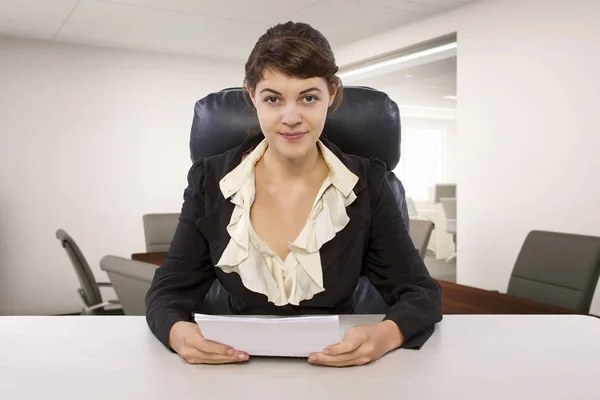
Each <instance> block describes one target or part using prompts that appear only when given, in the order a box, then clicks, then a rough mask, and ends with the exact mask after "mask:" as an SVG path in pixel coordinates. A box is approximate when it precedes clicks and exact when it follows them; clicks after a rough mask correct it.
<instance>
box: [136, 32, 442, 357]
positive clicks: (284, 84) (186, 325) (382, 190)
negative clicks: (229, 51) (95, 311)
mask: <svg viewBox="0 0 600 400" xmlns="http://www.w3.org/2000/svg"><path fill="white" fill-rule="evenodd" d="M245 70H246V71H245V72H246V77H245V90H246V92H247V94H248V97H249V100H250V101H249V104H250V103H251V104H252V106H253V107H254V108H255V109H256V113H257V115H258V120H259V123H260V128H261V131H262V133H260V134H258V135H255V136H253V137H251V138H250V139H248V140H247V141H246V142H245V143H243V144H242V145H240V146H239V147H237V148H234V149H232V150H230V151H227V152H225V153H224V154H221V155H218V156H215V157H210V158H207V159H204V160H200V161H198V162H196V163H194V165H193V166H192V167H191V169H190V171H189V174H188V183H189V184H188V187H187V189H186V190H185V192H184V203H183V206H182V211H181V217H180V222H179V225H178V227H177V231H176V233H175V237H174V238H173V241H172V243H171V247H170V249H169V253H168V256H167V258H166V259H165V262H164V264H163V265H162V266H161V267H160V268H158V269H157V271H156V274H155V277H154V280H153V282H152V286H151V288H150V290H149V291H148V294H147V297H146V309H147V320H148V324H149V326H150V329H151V330H152V331H153V332H154V334H155V335H156V336H157V337H158V339H160V340H161V341H162V342H163V343H164V344H165V345H166V346H167V347H169V348H171V349H172V350H174V351H175V352H177V353H178V354H179V355H180V356H182V357H183V358H184V359H185V360H186V361H188V362H189V363H209V364H220V363H229V362H239V361H245V360H247V359H248V355H247V354H245V353H244V352H243V351H240V350H238V349H233V348H231V347H229V346H227V345H226V344H218V343H214V342H211V341H208V340H205V339H204V338H203V336H202V332H201V329H200V328H201V327H199V326H198V325H197V324H195V323H194V322H190V316H191V314H192V313H193V312H194V309H195V307H196V306H197V305H198V304H199V302H200V301H201V300H202V299H203V298H204V297H205V296H206V293H207V292H208V290H209V288H210V286H211V284H212V283H213V281H214V280H215V279H219V281H220V282H221V285H222V286H223V287H224V288H225V289H226V290H227V292H228V293H229V294H230V296H231V297H230V308H231V312H232V313H238V314H254V315H260V314H276V315H294V314H296V315H297V314H327V313H330V314H347V313H351V312H352V310H353V309H354V304H353V296H352V294H353V291H354V288H355V287H356V285H357V282H358V279H359V277H360V275H361V272H363V273H364V274H366V275H367V276H368V278H369V280H370V281H371V282H372V283H373V285H374V286H375V287H376V288H377V290H378V291H379V292H380V293H381V294H382V296H383V298H384V299H385V301H386V302H387V303H388V304H389V305H390V309H389V312H388V314H387V315H386V316H385V318H384V320H383V321H382V322H380V323H377V324H373V325H362V326H356V327H353V328H351V329H349V330H348V331H347V332H346V334H345V336H344V338H343V340H342V342H340V343H337V344H335V343H332V345H331V346H329V347H327V348H326V349H324V350H323V351H322V352H318V353H314V354H311V355H310V357H309V362H311V363H315V364H322V365H331V366H347V365H362V364H365V363H368V362H370V361H373V360H376V359H378V358H380V357H381V356H382V355H383V354H385V353H386V352H389V351H391V350H393V349H395V348H397V347H400V346H404V347H407V348H418V347H420V346H421V345H422V344H423V343H424V342H425V341H426V340H427V338H428V337H429V336H430V335H431V333H432V331H433V326H434V324H435V323H436V322H438V321H440V320H441V318H442V316H441V313H440V289H439V286H438V285H437V283H436V282H435V280H433V279H432V278H431V277H430V276H429V274H428V272H427V270H426V268H425V265H424V264H423V261H422V260H421V257H420V256H419V253H418V251H417V250H416V249H415V248H414V246H413V244H412V241H411V239H410V237H409V235H408V232H407V230H406V229H405V224H404V221H403V217H402V213H401V210H400V209H399V207H398V205H397V202H396V199H395V198H394V195H393V193H392V191H391V189H390V187H389V185H388V183H387V181H386V179H385V173H386V167H385V165H384V164H383V162H381V161H379V160H377V159H367V158H362V157H358V156H354V155H347V154H344V153H342V152H341V151H340V150H339V149H338V148H337V147H336V146H335V145H333V144H332V143H330V142H329V141H327V140H326V139H324V138H321V133H322V131H323V127H324V125H325V119H326V117H327V114H328V112H333V111H335V109H336V108H337V106H338V105H339V104H340V102H341V100H342V91H343V88H342V86H341V84H340V80H339V79H338V78H337V77H336V75H335V74H336V72H337V70H338V68H337V66H336V64H335V59H334V56H333V53H332V51H331V48H330V46H329V43H328V42H327V40H326V39H325V38H324V37H323V35H322V34H321V33H320V32H318V31H317V30H315V29H313V28H312V27H310V26H309V25H307V24H302V23H292V22H288V23H285V24H279V25H277V26H275V27H272V28H270V29H269V30H268V31H267V32H266V33H265V34H264V35H263V36H262V37H261V38H260V39H259V40H258V42H257V44H256V46H255V47H254V49H253V50H252V52H251V54H250V57H249V58H248V61H247V63H246V67H245Z"/></svg>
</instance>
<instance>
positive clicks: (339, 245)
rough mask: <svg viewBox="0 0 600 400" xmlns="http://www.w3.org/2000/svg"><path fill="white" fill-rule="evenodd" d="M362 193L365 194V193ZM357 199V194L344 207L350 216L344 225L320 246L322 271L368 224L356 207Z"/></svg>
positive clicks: (329, 265) (327, 267)
mask: <svg viewBox="0 0 600 400" xmlns="http://www.w3.org/2000/svg"><path fill="white" fill-rule="evenodd" d="M363 194H364V195H366V194H367V193H363ZM357 196H358V194H357ZM359 200H360V197H359V196H358V198H357V199H356V200H355V201H354V202H353V203H352V204H350V205H349V206H348V207H347V208H346V213H347V214H348V217H349V218H350V221H348V224H347V225H346V227H345V228H344V229H342V230H341V231H339V232H338V233H337V234H336V235H335V237H334V238H333V239H331V240H330V241H329V242H327V243H325V244H324V245H323V246H322V247H321V250H320V252H321V268H322V270H323V272H325V271H326V270H328V269H329V268H330V267H331V266H332V265H333V263H334V262H335V261H336V260H337V259H338V258H339V257H340V255H342V253H343V252H344V251H346V250H347V248H348V246H349V245H350V243H352V241H353V240H354V239H355V238H356V236H357V235H358V233H359V232H360V231H361V230H362V229H364V228H365V227H366V226H367V225H368V224H367V223H368V221H369V219H368V218H367V217H366V216H364V215H363V214H362V213H361V212H360V211H358V209H357V207H356V205H357V203H359Z"/></svg>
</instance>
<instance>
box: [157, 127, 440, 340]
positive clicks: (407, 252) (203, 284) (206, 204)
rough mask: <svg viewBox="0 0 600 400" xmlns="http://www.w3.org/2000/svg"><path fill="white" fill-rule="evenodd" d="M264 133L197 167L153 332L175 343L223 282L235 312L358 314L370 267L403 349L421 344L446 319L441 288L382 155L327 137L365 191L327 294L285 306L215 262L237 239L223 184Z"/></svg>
mask: <svg viewBox="0 0 600 400" xmlns="http://www.w3.org/2000/svg"><path fill="white" fill-rule="evenodd" d="M263 139H264V136H263V135H262V134H259V135H256V136H253V137H251V138H250V139H248V140H247V141H246V142H244V143H243V144H241V145H240V146H238V147H236V148H234V149H232V150H229V151H227V152H225V153H223V154H220V155H217V156H214V157H210V158H205V159H202V160H198V161H197V162H195V163H194V164H193V165H192V167H191V169H190V171H189V174H188V187H187V188H186V189H185V192H184V196H183V197H184V202H183V206H182V210H181V216H180V220H179V224H178V226H177V230H176V232H175V236H174V238H173V241H172V243H171V247H170V249H169V252H168V255H167V257H166V258H165V261H164V263H163V265H162V266H160V267H159V268H158V269H157V270H156V273H155V275H154V279H153V281H152V285H151V287H150V289H149V291H148V293H147V295H146V319H147V321H148V325H149V326H150V329H151V330H152V332H153V333H154V334H155V335H156V337H157V338H158V339H159V340H160V341H161V342H162V343H164V344H165V346H167V347H168V340H169V332H170V330H171V327H172V326H173V325H174V324H175V323H176V322H178V321H193V319H192V318H191V316H192V314H193V312H194V310H195V309H196V307H197V305H198V304H200V302H201V301H202V300H203V299H204V297H205V296H206V294H207V292H208V290H209V289H210V287H211V285H212V283H213V281H214V280H215V279H219V281H220V283H221V285H222V286H223V287H224V288H225V289H226V290H227V292H229V295H230V301H229V303H230V304H229V307H230V311H231V313H232V314H253V315H265V314H274V315H297V314H351V313H352V312H353V310H354V298H353V292H354V289H355V287H356V285H357V283H358V279H359V277H360V276H361V274H364V275H366V276H367V277H368V279H369V280H370V281H371V283H372V284H373V286H375V288H376V289H377V290H378V291H379V293H380V294H381V295H382V297H383V299H384V300H385V302H386V303H387V304H389V305H390V309H389V312H388V313H387V315H386V316H385V318H384V319H389V320H392V321H394V322H395V323H396V324H397V325H398V327H399V328H400V331H401V332H402V334H403V335H404V340H405V341H404V344H403V347H407V348H419V347H420V346H421V345H422V344H423V343H425V341H426V340H427V339H428V338H429V336H430V335H431V334H432V332H433V327H434V325H435V323H436V322H439V321H440V320H441V319H442V314H441V311H440V287H439V285H438V284H437V282H436V281H435V280H434V279H433V278H431V276H430V275H429V273H428V272H427V269H426V268H425V264H424V263H423V260H422V259H421V257H420V255H419V252H418V250H416V249H415V247H414V245H413V243H412V240H411V239H410V236H409V233H408V231H407V229H406V224H405V223H404V220H403V217H402V212H401V210H400V209H399V207H398V204H397V201H396V198H395V197H394V194H393V193H392V190H391V189H390V186H389V184H388V183H387V180H386V171H387V170H386V166H385V164H384V163H383V162H382V161H380V160H378V159H375V158H371V159H368V158H364V157H359V156H354V155H347V154H344V153H342V152H341V151H340V150H339V149H338V148H337V147H336V146H335V145H333V144H332V143H331V142H329V141H328V140H327V139H324V138H322V139H321V140H322V141H323V143H324V144H325V146H327V147H328V148H329V149H330V150H331V151H332V152H333V153H334V154H335V155H336V156H337V157H338V158H339V159H340V160H341V161H342V163H343V164H345V165H346V167H348V169H350V170H351V171H352V172H353V173H354V174H355V175H357V176H358V178H359V179H358V183H357V184H356V186H355V187H354V193H355V194H356V196H357V198H356V200H355V201H354V202H353V203H352V204H350V205H349V206H348V207H347V208H346V211H347V213H348V216H349V218H350V221H349V222H348V224H347V225H346V227H345V228H344V229H343V230H341V231H340V232H338V234H337V235H336V236H335V237H334V238H333V239H332V240H331V241H329V242H327V243H325V244H324V245H323V246H322V247H321V250H320V253H321V264H322V268H323V285H324V288H325V291H324V292H321V293H318V294H316V295H315V296H314V297H313V298H312V299H310V300H304V301H301V302H300V305H298V306H293V305H290V304H288V305H285V306H281V307H279V306H276V305H275V304H273V303H271V302H269V301H268V300H267V297H266V296H265V295H263V294H260V293H256V292H252V291H250V290H248V289H247V288H246V287H245V286H244V285H243V284H242V281H241V279H240V276H239V275H238V274H236V273H225V272H223V271H222V270H221V269H220V268H218V267H215V266H214V265H215V264H216V263H217V262H218V260H219V259H220V257H221V255H222V254H223V251H224V250H225V248H226V247H227V244H228V243H229V240H230V236H229V234H228V232H227V229H226V228H227V225H228V224H229V220H230V219H231V214H232V212H233V209H234V205H233V203H231V202H230V201H229V200H228V199H225V198H224V197H223V195H222V193H221V190H220V188H219V181H220V180H221V179H222V178H223V177H224V176H225V175H227V173H229V172H230V171H231V170H233V169H234V168H235V167H236V166H238V165H239V164H240V162H241V160H242V156H243V155H244V154H246V153H247V152H249V151H251V150H252V149H253V148H254V147H255V146H256V145H257V144H258V143H260V141H261V140H263Z"/></svg>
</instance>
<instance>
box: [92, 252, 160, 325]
mask: <svg viewBox="0 0 600 400" xmlns="http://www.w3.org/2000/svg"><path fill="white" fill-rule="evenodd" d="M100 268H101V269H102V270H103V271H105V272H106V274H107V275H108V279H110V282H111V283H112V287H113V288H114V290H115V293H116V295H117V298H118V299H119V303H120V304H121V306H122V307H123V311H124V312H125V314H126V315H145V314H146V305H145V299H146V292H147V291H148V289H150V284H151V283H152V278H153V277H154V272H155V270H156V268H158V266H157V265H154V264H148V263H144V262H140V261H135V260H130V259H127V258H122V257H116V256H105V257H103V258H102V259H101V260H100Z"/></svg>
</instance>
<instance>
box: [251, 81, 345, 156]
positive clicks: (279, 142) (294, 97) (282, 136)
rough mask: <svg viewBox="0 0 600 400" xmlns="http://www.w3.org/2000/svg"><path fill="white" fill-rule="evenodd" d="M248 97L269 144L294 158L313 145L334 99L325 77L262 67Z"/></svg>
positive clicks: (304, 153)
mask: <svg viewBox="0 0 600 400" xmlns="http://www.w3.org/2000/svg"><path fill="white" fill-rule="evenodd" d="M250 97H251V98H252V102H253V103H254V106H255V107H256V112H257V114H258V121H259V123H260V128H261V130H262V132H263V133H264V135H265V137H266V139H267V140H268V142H269V147H271V148H272V150H276V151H277V152H278V153H279V154H280V155H282V156H283V157H285V158H287V159H290V160H297V159H300V158H302V157H304V156H305V155H306V154H307V153H308V152H309V151H310V150H312V149H314V148H315V145H316V142H317V140H318V139H319V137H320V136H321V132H323V126H324V125H325V119H326V118H327V109H328V107H329V106H330V105H331V104H332V102H333V99H334V98H335V92H334V93H329V90H328V85H327V81H325V79H324V78H308V79H303V78H296V77H291V76H288V75H286V74H284V73H282V72H280V71H278V70H269V69H267V70H265V71H264V73H263V79H262V80H261V81H260V82H258V83H257V85H256V90H255V91H254V93H252V91H250Z"/></svg>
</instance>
